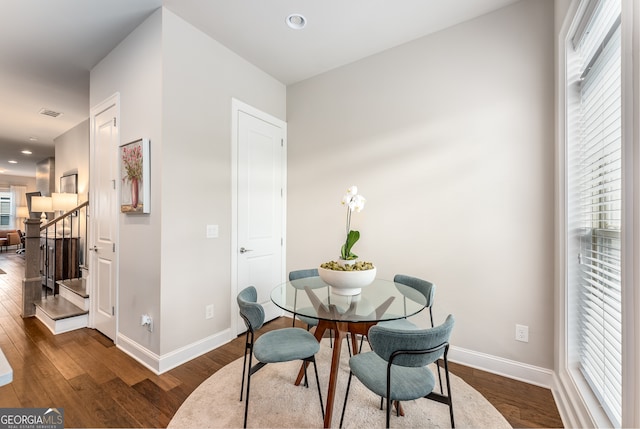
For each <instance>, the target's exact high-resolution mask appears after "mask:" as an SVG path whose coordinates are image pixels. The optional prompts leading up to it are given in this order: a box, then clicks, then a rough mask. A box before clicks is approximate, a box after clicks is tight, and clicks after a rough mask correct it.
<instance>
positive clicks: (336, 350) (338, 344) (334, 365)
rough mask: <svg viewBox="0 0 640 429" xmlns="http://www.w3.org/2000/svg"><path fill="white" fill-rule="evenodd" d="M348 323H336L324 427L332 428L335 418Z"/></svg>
mask: <svg viewBox="0 0 640 429" xmlns="http://www.w3.org/2000/svg"><path fill="white" fill-rule="evenodd" d="M346 327H347V326H346V323H342V322H338V323H336V329H335V330H334V333H335V335H334V338H335V339H334V341H333V356H331V372H330V373H329V388H328V389H327V407H326V410H325V412H324V427H325V428H329V427H331V418H332V417H333V401H334V399H335V396H336V385H337V384H338V368H339V367H340V351H341V350H342V340H343V339H344V337H345V336H346V334H347V329H346Z"/></svg>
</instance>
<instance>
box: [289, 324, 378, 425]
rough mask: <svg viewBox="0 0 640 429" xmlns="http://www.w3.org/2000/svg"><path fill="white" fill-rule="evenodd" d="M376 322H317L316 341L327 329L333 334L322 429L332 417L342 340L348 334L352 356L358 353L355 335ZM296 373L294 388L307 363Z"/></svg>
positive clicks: (366, 329)
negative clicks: (349, 334)
mask: <svg viewBox="0 0 640 429" xmlns="http://www.w3.org/2000/svg"><path fill="white" fill-rule="evenodd" d="M375 324H376V322H335V321H328V320H319V321H318V326H316V329H315V332H314V336H315V337H316V339H317V340H318V341H320V340H322V337H323V336H324V333H325V331H326V330H327V329H331V330H333V332H334V333H335V335H334V341H333V354H332V356H331V371H330V373H329V388H328V389H327V402H326V404H327V405H326V410H325V413H324V427H325V428H328V427H331V418H332V417H333V402H334V400H335V395H336V385H337V383H338V368H339V367H340V352H341V351H342V340H343V339H344V338H345V337H346V336H347V333H348V332H350V333H351V334H352V335H351V344H352V347H351V349H352V350H353V354H354V355H355V354H357V353H358V340H357V339H356V335H357V334H360V335H367V333H368V332H369V328H370V327H372V326H373V325H375ZM302 365H303V366H302V367H301V368H300V372H299V373H298V378H297V379H296V383H295V384H296V386H298V385H299V384H300V382H301V381H302V378H303V377H304V365H308V362H304V363H303V364H302Z"/></svg>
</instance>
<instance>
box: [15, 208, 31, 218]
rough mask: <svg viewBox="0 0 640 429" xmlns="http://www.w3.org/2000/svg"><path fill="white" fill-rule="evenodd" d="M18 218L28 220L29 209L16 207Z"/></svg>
mask: <svg viewBox="0 0 640 429" xmlns="http://www.w3.org/2000/svg"><path fill="white" fill-rule="evenodd" d="M16 217H18V218H28V217H29V209H28V208H27V206H18V207H16Z"/></svg>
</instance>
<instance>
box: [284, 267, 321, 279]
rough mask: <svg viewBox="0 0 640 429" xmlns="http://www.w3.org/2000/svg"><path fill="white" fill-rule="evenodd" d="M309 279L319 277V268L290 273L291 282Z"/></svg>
mask: <svg viewBox="0 0 640 429" xmlns="http://www.w3.org/2000/svg"><path fill="white" fill-rule="evenodd" d="M307 277H318V269H317V268H309V269H306V270H295V271H290V272H289V281H291V280H298V279H304V278H307Z"/></svg>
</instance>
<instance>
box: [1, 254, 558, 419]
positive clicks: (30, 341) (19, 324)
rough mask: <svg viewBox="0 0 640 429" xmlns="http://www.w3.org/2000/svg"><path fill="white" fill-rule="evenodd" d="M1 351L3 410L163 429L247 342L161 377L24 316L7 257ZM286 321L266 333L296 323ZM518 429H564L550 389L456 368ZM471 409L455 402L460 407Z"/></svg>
mask: <svg viewBox="0 0 640 429" xmlns="http://www.w3.org/2000/svg"><path fill="white" fill-rule="evenodd" d="M0 269H2V270H4V271H6V274H0V348H1V349H2V351H3V353H4V354H5V356H6V357H7V360H8V361H9V363H10V364H11V366H12V367H13V382H12V383H11V384H9V385H6V386H3V387H0V407H1V408H7V407H38V408H40V407H43V408H44V407H60V408H64V415H65V427H143V428H152V427H153V428H156V427H157V428H164V427H166V426H167V424H168V423H169V421H170V420H171V417H172V416H173V415H174V414H175V412H176V411H177V410H178V408H179V407H180V405H181V404H182V402H183V401H184V400H185V399H186V398H187V397H188V396H189V394H190V393H191V392H192V391H193V390H194V389H195V388H196V387H198V385H199V384H200V383H201V382H202V381H204V380H205V379H206V378H208V377H209V376H210V375H212V374H213V373H215V372H216V371H217V370H219V369H220V368H222V367H223V366H225V365H227V364H228V363H230V362H232V361H233V360H235V359H237V358H239V357H241V356H242V353H243V351H244V343H243V341H244V337H241V338H236V339H235V340H233V341H231V342H230V343H228V344H226V345H224V346H222V347H220V348H218V349H216V350H213V351H211V352H209V353H206V354H204V355H202V356H200V357H198V358H196V359H193V360H192V361H190V362H188V363H186V364H184V365H181V366H180V367H178V368H175V369H173V370H171V371H168V372H167V373H165V374H162V375H155V374H153V373H152V372H151V371H149V370H147V369H146V368H145V367H143V366H142V365H141V364H139V363H138V362H137V361H135V360H134V359H132V358H130V357H129V356H128V355H126V354H125V353H123V352H121V351H120V350H119V349H118V348H116V347H115V346H114V344H113V342H112V341H111V340H109V339H108V338H107V337H105V336H103V335H102V334H100V333H99V332H98V331H95V330H93V329H80V330H77V331H73V332H69V333H65V334H61V335H57V336H54V335H52V334H51V333H50V332H49V330H48V329H47V328H46V327H45V326H44V325H43V324H42V323H40V321H38V320H36V319H35V318H28V319H22V318H21V317H20V308H21V303H20V301H21V289H22V278H23V277H24V259H23V258H22V257H21V256H19V255H16V254H15V252H14V251H11V250H9V251H8V252H4V253H1V254H0ZM289 324H290V319H287V318H280V319H277V320H275V321H273V322H271V323H268V324H267V325H265V327H264V328H263V329H262V332H266V331H268V330H271V329H277V328H282V327H285V326H289ZM451 371H452V372H453V373H455V374H457V375H458V376H460V377H461V378H463V379H464V380H465V381H466V382H467V383H469V384H470V385H472V386H473V387H475V388H476V389H477V390H478V391H479V392H481V393H482V394H483V395H484V396H485V397H486V398H487V399H488V400H489V401H490V402H491V403H492V404H493V405H494V406H495V407H496V408H497V409H498V410H499V411H500V412H501V413H502V414H503V415H504V416H505V418H506V419H507V420H508V421H509V423H511V425H512V426H514V427H524V428H542V427H544V428H548V427H562V421H561V420H560V416H559V414H558V411H557V408H556V405H555V403H554V400H553V397H552V395H551V392H550V391H549V390H548V389H544V388H540V387H537V386H532V385H529V384H526V383H522V382H519V381H514V380H511V379H508V378H504V377H500V376H497V375H493V374H489V373H487V372H483V371H479V370H476V369H473V368H468V367H464V366H461V365H456V364H452V365H451ZM456 406H457V407H462V406H464V404H462V403H455V396H454V410H455V407H456Z"/></svg>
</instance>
